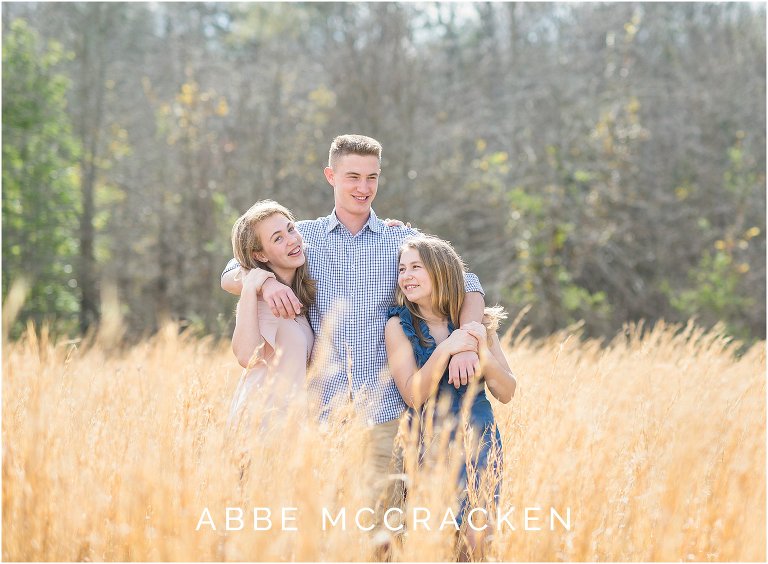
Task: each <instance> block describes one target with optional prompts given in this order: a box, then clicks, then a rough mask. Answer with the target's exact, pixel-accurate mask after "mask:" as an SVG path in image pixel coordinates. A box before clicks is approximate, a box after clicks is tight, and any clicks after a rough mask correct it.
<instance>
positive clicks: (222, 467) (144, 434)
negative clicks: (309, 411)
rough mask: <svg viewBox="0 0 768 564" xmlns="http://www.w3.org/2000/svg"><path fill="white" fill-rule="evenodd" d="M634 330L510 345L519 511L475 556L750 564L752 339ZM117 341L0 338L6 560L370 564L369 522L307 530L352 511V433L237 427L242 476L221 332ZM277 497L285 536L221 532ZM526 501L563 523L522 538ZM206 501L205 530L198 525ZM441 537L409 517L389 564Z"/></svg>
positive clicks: (513, 475) (510, 436)
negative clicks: (739, 351)
mask: <svg viewBox="0 0 768 564" xmlns="http://www.w3.org/2000/svg"><path fill="white" fill-rule="evenodd" d="M639 335H640V331H638V330H636V329H634V328H630V332H629V337H625V336H624V335H622V336H621V337H619V338H617V339H616V340H615V341H614V342H613V343H611V344H610V346H608V347H604V348H601V347H600V346H599V344H598V343H597V342H593V341H587V342H580V341H579V339H577V338H566V336H565V335H557V336H553V337H551V338H549V339H545V340H541V341H532V340H529V339H527V338H520V339H517V340H516V341H515V342H513V343H509V344H508V349H507V350H508V356H509V360H510V364H511V366H512V367H513V370H515V372H516V374H517V376H518V382H519V387H518V392H517V394H516V396H515V398H514V399H513V400H512V402H511V403H510V404H509V405H506V406H504V405H498V404H496V403H494V410H495V412H496V416H497V419H498V424H499V427H500V430H501V433H502V437H503V440H504V449H505V452H504V458H505V467H504V476H503V489H502V500H501V505H502V507H509V506H515V507H516V508H517V511H516V513H515V519H514V524H515V526H516V528H517V530H516V531H510V530H508V529H505V530H504V531H501V532H499V533H497V534H496V535H495V536H494V538H493V540H492V542H491V544H490V548H489V554H488V556H489V558H490V559H498V560H512V561H541V560H577V561H578V560H580V561H585V560H601V561H602V560H621V561H641V560H671V561H677V560H686V561H689V560H698V561H706V560H742V561H764V560H765V557H766V553H765V540H766V538H765V423H766V421H765V345H764V343H760V344H758V345H756V346H754V347H752V348H751V349H750V350H749V351H747V352H746V354H744V355H743V356H742V357H741V358H739V359H736V358H735V357H734V355H733V354H732V346H729V345H728V343H727V341H725V340H723V339H722V338H720V337H718V336H716V335H715V334H713V333H710V334H704V333H703V332H702V331H700V330H698V329H696V328H694V327H693V326H689V327H687V328H679V327H677V328H675V327H664V326H658V327H656V328H655V329H654V330H653V331H652V332H650V333H648V334H646V335H645V336H644V337H642V338H640V337H639ZM113 342H114V339H112V340H110V339H109V338H108V337H105V336H102V339H101V340H96V341H95V342H94V343H93V344H91V345H80V346H78V347H75V346H74V345H71V344H67V343H58V344H57V343H53V342H51V341H50V340H49V339H48V338H47V337H46V336H45V335H44V334H42V335H41V334H37V335H36V334H35V333H34V332H28V333H27V334H26V336H25V337H24V338H23V339H22V340H21V341H19V342H15V343H6V344H5V346H4V349H3V403H2V406H3V415H2V421H3V423H2V424H3V535H2V556H3V559H5V560H64V561H69V560H161V561H166V560H340V561H354V560H366V559H369V558H370V557H371V544H372V542H371V535H369V534H367V533H365V532H362V531H359V530H357V529H356V528H354V527H352V526H351V523H348V524H347V530H346V531H342V530H340V529H339V528H332V529H330V530H328V531H323V530H322V528H321V526H320V523H321V518H320V516H321V511H322V507H324V506H325V507H328V508H338V507H342V506H346V507H350V508H355V507H362V506H365V505H366V503H365V500H364V499H362V497H361V495H362V494H361V491H360V487H359V481H360V473H359V468H360V464H361V463H362V458H361V451H362V449H361V441H362V437H363V434H362V432H361V429H360V427H359V425H357V424H356V423H355V422H352V423H347V424H346V425H344V426H343V427H340V426H333V425H331V426H329V427H327V428H324V429H321V428H318V426H317V425H315V424H314V423H313V422H311V421H309V420H308V418H307V417H306V415H304V412H303V411H302V408H301V406H300V405H298V404H297V405H296V406H294V407H293V408H292V411H291V413H290V414H289V416H288V418H287V421H283V422H282V423H275V424H274V425H273V426H272V428H271V430H270V431H269V432H266V433H265V432H261V433H253V435H252V437H251V439H252V440H251V441H250V453H251V454H250V456H251V465H250V468H249V469H248V472H247V474H246V479H245V480H244V481H243V482H241V481H240V480H239V478H238V474H239V468H238V461H237V459H236V457H235V456H233V455H232V448H231V444H232V443H231V442H230V441H231V438H230V437H228V435H227V433H226V430H225V420H226V417H227V410H228V406H229V401H230V399H231V396H232V393H233V391H234V388H235V385H236V382H237V379H238V378H239V373H240V371H239V369H238V367H237V364H236V362H235V361H234V358H233V356H232V354H231V352H230V351H229V349H228V344H226V343H213V342H211V341H206V340H202V341H201V340H193V339H191V338H186V337H184V336H178V334H177V330H176V328H175V327H173V326H168V327H166V328H165V329H164V330H163V331H161V332H160V333H159V334H158V335H156V336H154V337H153V338H151V339H149V340H147V341H145V342H142V343H141V344H139V345H137V346H134V347H131V348H129V349H127V350H119V349H116V348H115V347H114V346H110V343H113ZM410 479H411V485H412V488H413V492H412V494H411V498H410V500H409V503H411V505H414V504H419V505H424V506H427V507H434V508H440V507H444V505H441V504H444V503H445V502H446V495H445V492H446V491H447V490H446V488H445V485H446V484H449V483H450V479H446V478H445V476H415V475H411V476H410ZM448 497H450V495H449V496H448ZM290 506H293V507H298V508H299V511H298V520H297V522H296V523H295V524H296V526H297V527H298V528H299V529H300V531H299V532H294V531H281V530H275V529H273V530H271V531H268V532H267V531H254V530H253V522H252V520H251V519H249V518H246V520H245V530H243V531H230V532H225V531H223V528H224V508H225V507H242V508H245V509H246V511H250V509H251V508H252V507H271V508H277V511H279V508H280V507H290ZM533 506H538V507H543V508H548V507H550V506H551V507H555V508H557V509H558V510H560V511H564V510H565V508H567V507H570V508H571V513H572V527H571V530H570V531H564V530H563V529H562V527H557V528H556V529H555V530H554V531H549V530H547V528H546V527H545V528H544V530H541V531H524V530H522V528H523V523H522V513H521V512H522V509H523V508H524V507H533ZM204 507H208V508H209V510H210V512H211V515H212V517H213V518H214V520H215V523H216V525H217V529H218V530H217V531H215V532H214V531H211V530H210V527H204V528H202V530H200V531H196V530H195V528H196V525H197V523H198V520H199V519H200V517H201V513H202V510H203V508H204ZM436 513H439V514H440V515H441V516H442V512H441V511H436ZM348 520H351V516H349V517H348ZM291 524H293V523H291ZM539 524H540V525H543V524H544V523H539ZM273 525H274V527H276V528H277V529H279V527H280V519H279V515H273ZM452 539H453V533H452V532H451V531H450V530H448V531H443V532H438V531H426V530H423V529H422V530H414V531H411V532H409V534H408V535H407V536H406V538H405V539H404V542H403V544H402V546H396V547H395V548H394V553H393V557H394V559H395V560H422V561H423V560H446V559H450V558H452V557H453V553H452Z"/></svg>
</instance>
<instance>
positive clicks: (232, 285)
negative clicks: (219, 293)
mask: <svg viewBox="0 0 768 564" xmlns="http://www.w3.org/2000/svg"><path fill="white" fill-rule="evenodd" d="M239 272H240V264H239V263H238V262H237V261H236V260H235V259H231V260H230V261H229V262H228V263H227V266H225V267H224V271H223V272H222V273H221V289H222V290H225V291H227V292H229V293H230V294H234V295H235V296H239V295H240V293H241V292H242V291H243V280H242V277H240V276H237V274H238V273H239Z"/></svg>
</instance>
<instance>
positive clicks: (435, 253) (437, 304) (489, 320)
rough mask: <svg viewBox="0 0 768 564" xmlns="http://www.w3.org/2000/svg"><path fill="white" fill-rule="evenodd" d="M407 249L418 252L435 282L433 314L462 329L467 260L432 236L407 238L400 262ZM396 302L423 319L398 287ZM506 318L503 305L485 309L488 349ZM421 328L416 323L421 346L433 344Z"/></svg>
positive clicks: (442, 241)
mask: <svg viewBox="0 0 768 564" xmlns="http://www.w3.org/2000/svg"><path fill="white" fill-rule="evenodd" d="M406 249H413V250H415V251H416V252H417V253H419V258H420V259H421V262H422V263H423V264H424V268H425V269H426V270H427V273H428V274H429V280H430V282H431V283H432V311H433V312H434V313H436V314H438V315H440V316H441V317H443V318H445V319H448V320H449V321H450V322H451V323H452V324H453V326H454V327H455V328H457V329H458V328H459V327H460V326H461V322H460V320H459V313H460V312H461V306H462V305H464V296H465V293H466V292H465V286H464V273H465V272H466V266H465V265H464V261H463V260H462V259H461V257H460V256H459V255H458V253H457V252H456V251H455V250H454V248H453V246H451V244H450V243H449V242H448V241H444V240H443V239H440V238H438V237H434V236H432V235H424V234H421V235H416V236H414V237H411V238H409V239H406V240H405V241H404V242H403V244H402V245H401V246H400V252H399V254H398V261H399V260H400V256H402V254H403V251H405V250H406ZM395 301H396V303H397V304H398V305H401V306H405V307H406V308H408V311H410V312H411V315H412V316H413V317H414V318H416V319H424V316H423V315H422V314H421V312H420V311H419V306H418V305H417V304H415V303H413V302H410V301H409V300H408V299H407V298H406V297H405V294H403V291H402V290H401V289H400V285H399V284H398V286H397V290H396V291H395ZM506 316H507V314H506V313H505V312H504V308H503V307H501V306H494V307H487V308H485V312H484V315H483V325H485V328H486V332H487V337H488V344H489V346H490V345H491V343H492V340H493V335H494V333H496V331H497V330H498V328H499V323H500V322H501V320H502V319H504V318H505V317H506ZM425 321H426V320H425ZM420 325H421V324H420V323H414V329H415V330H416V336H417V337H418V338H419V341H420V342H421V344H422V345H425V346H426V345H429V344H430V343H427V341H426V339H425V337H424V334H423V333H422V331H421V327H420Z"/></svg>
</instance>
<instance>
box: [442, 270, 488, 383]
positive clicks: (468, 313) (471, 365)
mask: <svg viewBox="0 0 768 564" xmlns="http://www.w3.org/2000/svg"><path fill="white" fill-rule="evenodd" d="M468 276H469V275H466V276H465V286H467V287H469V286H470V285H469V280H468ZM472 276H474V277H475V280H476V279H477V276H475V275H474V274H472ZM477 286H478V287H479V289H480V291H468V292H467V293H466V295H465V296H464V303H463V304H462V306H461V311H460V312H459V322H460V323H461V324H462V325H464V324H465V323H469V322H471V321H477V322H478V323H479V322H482V320H483V313H484V312H485V297H484V296H483V294H482V293H481V292H482V287H481V286H480V283H479V281H478V282H477ZM479 369H480V357H479V356H478V354H477V353H476V352H473V351H465V352H460V353H458V354H455V355H453V356H452V357H451V362H450V363H449V364H448V383H449V384H453V385H454V386H455V387H456V389H458V388H459V386H463V385H466V384H468V383H469V381H470V380H471V379H472V377H474V375H475V374H476V373H477V372H478V370H479Z"/></svg>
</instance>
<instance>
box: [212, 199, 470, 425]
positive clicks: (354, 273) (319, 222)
mask: <svg viewBox="0 0 768 564" xmlns="http://www.w3.org/2000/svg"><path fill="white" fill-rule="evenodd" d="M296 226H297V228H298V229H299V232H300V233H301V235H302V237H303V238H304V243H305V251H306V255H307V263H308V266H309V273H310V276H311V277H312V278H313V279H314V280H315V281H316V283H317V297H316V299H315V303H314V305H312V306H311V307H310V308H309V322H310V324H311V325H312V329H313V330H314V331H315V335H316V336H317V338H316V339H315V349H314V351H313V353H312V358H313V360H314V362H315V363H316V365H315V366H316V370H317V374H318V375H319V376H317V377H316V378H314V379H313V380H312V381H311V382H310V384H309V388H310V391H311V392H315V393H317V394H319V399H320V403H321V405H322V406H323V408H324V409H326V410H327V409H329V408H331V407H333V406H334V405H336V404H338V403H346V402H348V401H352V402H353V403H354V404H355V408H356V410H357V412H358V413H361V414H362V415H364V416H365V418H366V420H367V421H368V423H369V424H378V423H385V422H387V421H391V420H393V419H397V418H398V417H399V416H400V414H401V413H402V412H403V410H404V409H405V403H404V402H403V398H402V397H401V396H400V392H399V391H398V390H397V386H396V385H395V381H394V380H393V378H392V376H391V374H390V373H389V370H388V368H387V351H386V347H385V345H384V326H385V325H386V323H387V311H388V309H389V308H390V307H391V306H392V305H394V298H395V288H396V287H397V255H398V251H399V249H400V245H401V244H402V242H403V241H404V240H405V239H406V238H407V237H410V236H412V235H416V234H418V231H416V230H415V229H411V228H408V227H387V226H386V225H385V224H384V222H382V221H381V220H380V219H378V218H377V217H376V214H375V213H374V212H373V210H371V216H370V218H369V219H368V223H366V224H365V226H364V227H363V229H362V230H360V232H358V233H357V234H356V235H352V234H351V233H350V232H349V230H347V228H346V227H344V225H343V224H341V223H340V222H339V220H338V218H337V217H336V210H334V211H333V213H331V215H329V216H327V217H321V218H318V219H315V220H306V221H299V222H297V224H296ZM237 267H238V263H237V262H236V261H235V260H234V259H232V260H231V261H229V263H228V264H227V266H226V268H225V269H224V272H222V276H223V275H224V273H226V272H228V271H230V270H232V269H234V268H237ZM465 285H466V291H467V292H481V293H482V292H483V288H482V286H481V285H480V281H479V279H478V278H477V276H475V275H474V274H471V273H468V274H466V276H465Z"/></svg>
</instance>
